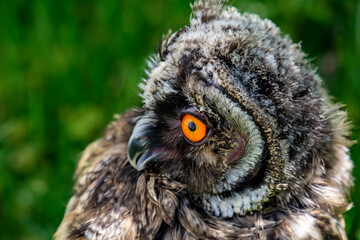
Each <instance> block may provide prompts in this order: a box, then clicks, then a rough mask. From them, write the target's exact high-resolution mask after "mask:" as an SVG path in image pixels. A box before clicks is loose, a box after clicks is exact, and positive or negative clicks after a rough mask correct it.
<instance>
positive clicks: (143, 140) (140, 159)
mask: <svg viewBox="0 0 360 240" xmlns="http://www.w3.org/2000/svg"><path fill="white" fill-rule="evenodd" d="M154 125H155V119H154V118H153V116H152V115H150V114H148V115H144V116H143V117H141V118H140V119H139V120H138V122H137V123H136V125H135V127H134V129H133V132H132V134H131V136H130V140H129V144H128V149H127V157H128V161H129V163H130V164H131V166H133V167H134V168H135V169H136V170H138V171H142V170H144V169H145V168H146V167H147V166H149V165H150V164H151V163H154V162H156V161H157V160H159V159H160V158H161V157H163V156H164V152H163V151H161V150H160V149H156V148H155V149H154V148H151V147H150V146H149V143H150V139H149V138H150V137H151V135H152V134H151V130H152V129H153V127H154Z"/></svg>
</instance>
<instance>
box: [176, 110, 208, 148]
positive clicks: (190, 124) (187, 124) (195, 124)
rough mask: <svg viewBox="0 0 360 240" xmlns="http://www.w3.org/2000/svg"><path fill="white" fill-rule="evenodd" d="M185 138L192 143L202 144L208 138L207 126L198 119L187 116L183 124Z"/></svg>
mask: <svg viewBox="0 0 360 240" xmlns="http://www.w3.org/2000/svg"><path fill="white" fill-rule="evenodd" d="M181 130H182V132H183V133H184V135H185V137H186V138H187V139H189V140H190V141H192V142H200V141H201V140H203V139H204V137H205V136H206V126H205V124H203V123H202V122H201V121H200V120H199V119H197V118H196V117H193V116H191V115H190V114H185V116H184V117H183V119H182V123H181Z"/></svg>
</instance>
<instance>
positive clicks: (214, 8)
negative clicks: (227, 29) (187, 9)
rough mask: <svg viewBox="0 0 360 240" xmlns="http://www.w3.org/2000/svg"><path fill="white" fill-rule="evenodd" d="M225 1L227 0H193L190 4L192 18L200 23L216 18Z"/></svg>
mask: <svg viewBox="0 0 360 240" xmlns="http://www.w3.org/2000/svg"><path fill="white" fill-rule="evenodd" d="M226 2H227V0H195V2H194V4H190V6H191V9H192V18H193V19H197V20H200V22H201V23H208V22H211V21H212V20H215V19H218V18H219V15H220V14H221V12H222V10H223V8H224V5H225V3H226Z"/></svg>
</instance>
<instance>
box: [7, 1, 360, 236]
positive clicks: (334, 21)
mask: <svg viewBox="0 0 360 240" xmlns="http://www.w3.org/2000/svg"><path fill="white" fill-rule="evenodd" d="M232 2H233V4H234V5H235V6H237V7H238V8H239V9H240V10H241V11H249V12H254V13H258V14H259V15H260V16H261V17H263V18H269V19H271V20H272V21H274V22H275V23H276V24H277V25H278V26H279V27H280V28H281V29H282V30H283V32H284V33H286V34H289V35H290V36H291V37H292V39H293V40H294V41H295V42H300V41H301V42H302V46H303V49H304V51H305V52H307V53H308V56H309V58H313V59H314V60H313V63H314V64H315V65H317V66H318V67H319V72H320V74H321V76H322V77H323V78H324V84H325V85H326V86H327V87H328V89H329V93H330V95H332V96H334V100H335V101H340V102H343V103H344V104H346V105H347V107H346V108H347V109H348V112H349V115H350V119H351V120H352V123H353V125H354V131H353V133H354V134H353V139H354V140H356V139H359V138H360V131H359V128H360V110H359V109H360V108H359V101H360V60H359V59H360V2H359V1H355V0H344V1H338V0H328V1H325V0H318V1H306V0H296V1H287V0H286V1H285V0H280V1H275V0H266V1H250V0H242V1H232ZM189 14H190V7H189V4H188V2H187V1H183V0H171V1H170V0H169V1H163V0H152V1H145V0H143V1H140V0H134V1H125V0H120V1H119V0H114V1H93V0H88V1H80V0H75V1H70V0H64V1H47V0H15V1H13V0H2V1H0V239H50V238H51V236H52V234H53V233H54V232H55V230H56V228H57V226H58V225H59V224H60V221H61V219H62V217H63V214H64V211H65V205H66V203H67V201H68V199H69V198H70V196H71V188H72V184H73V182H72V175H73V172H74V169H75V165H76V162H77V159H78V157H79V155H80V153H81V151H82V149H84V147H85V146H86V145H87V144H88V143H90V142H91V141H93V140H95V139H96V138H98V137H100V136H101V133H102V131H103V129H104V127H105V126H106V124H107V123H108V122H109V121H110V120H111V119H112V115H113V114H114V113H121V112H123V111H124V110H125V109H127V108H130V107H133V106H140V104H141V101H140V98H139V97H138V95H137V93H138V91H139V89H138V88H137V84H138V82H139V81H140V79H141V77H143V76H144V73H143V69H144V67H145V59H146V57H147V55H149V54H151V53H154V52H155V49H156V47H157V44H158V43H159V42H160V39H161V35H162V34H164V33H167V30H168V29H169V28H172V29H173V30H177V29H178V28H180V27H181V26H183V25H185V24H187V23H188V20H189ZM351 156H352V159H353V160H354V162H355V166H356V167H355V169H354V176H355V177H356V183H355V184H356V186H357V187H354V188H353V189H352V200H353V201H354V203H355V207H354V208H353V209H352V210H350V211H349V213H348V214H347V215H346V222H347V232H348V235H349V239H360V226H359V221H360V219H359V218H360V216H359V212H360V210H359V207H360V206H357V205H359V204H360V201H359V199H360V187H359V186H360V181H359V176H360V170H359V166H360V146H359V144H357V145H354V147H353V148H352V150H351Z"/></svg>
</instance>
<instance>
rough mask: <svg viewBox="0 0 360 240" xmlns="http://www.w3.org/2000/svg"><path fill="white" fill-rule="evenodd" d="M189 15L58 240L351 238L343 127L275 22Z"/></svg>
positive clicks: (92, 165)
mask: <svg viewBox="0 0 360 240" xmlns="http://www.w3.org/2000/svg"><path fill="white" fill-rule="evenodd" d="M192 9H193V17H192V18H191V20H190V24H189V25H188V26H185V27H184V28H182V29H180V30H179V31H177V32H176V33H174V34H169V35H168V36H166V37H165V38H164V40H163V42H162V44H161V48H160V50H159V52H158V54H157V55H156V56H154V57H152V58H151V59H150V60H149V63H148V65H149V70H148V71H147V75H148V77H147V78H146V79H145V81H144V82H143V83H142V85H141V88H142V97H143V104H144V105H143V107H142V108H141V109H134V110H129V111H127V112H126V113H124V114H123V115H122V116H119V117H118V118H117V119H116V120H115V121H114V122H112V123H111V124H110V125H109V126H108V127H107V130H106V132H105V133H104V136H103V137H102V138H101V139H99V140H97V141H96V142H94V143H92V144H91V145H89V146H88V147H87V149H86V150H85V151H84V153H83V156H82V158H81V160H80V162H79V164H78V168H77V172H76V176H77V180H76V184H75V187H74V196H73V197H72V198H71V199H70V201H69V203H68V206H67V209H66V213H65V217H64V219H63V221H62V223H61V225H60V227H59V229H58V231H57V233H56V234H55V239H323V238H329V239H346V234H345V231H344V221H343V217H342V214H343V213H344V212H345V211H347V210H348V208H349V206H350V204H349V202H348V199H347V195H348V193H349V187H350V186H351V184H352V179H351V170H352V163H351V160H350V159H349V156H348V148H347V147H348V146H350V144H351V142H350V141H349V129H348V128H349V127H348V124H347V122H346V121H347V120H346V114H345V113H344V112H343V111H341V110H340V108H339V106H338V105H336V104H332V103H331V102H330V101H329V99H328V97H327V95H326V93H325V91H324V90H323V89H322V87H321V78H320V77H319V76H318V75H317V74H316V72H315V70H314V69H313V67H312V66H311V65H310V64H309V62H308V61H307V60H306V59H305V57H304V56H305V55H304V53H303V52H302V51H301V49H300V46H299V45H297V44H293V43H292V42H291V40H290V39H289V38H288V37H283V36H282V35H281V34H280V31H279V29H278V28H277V27H276V26H275V25H274V24H273V23H272V22H270V21H269V20H261V19H260V18H259V17H258V16H256V15H251V14H240V13H239V12H238V11H237V10H236V9H235V8H232V7H224V6H223V3H222V1H201V0H200V1H196V2H195V3H194V5H193V6H192ZM187 119H190V120H187Z"/></svg>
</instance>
